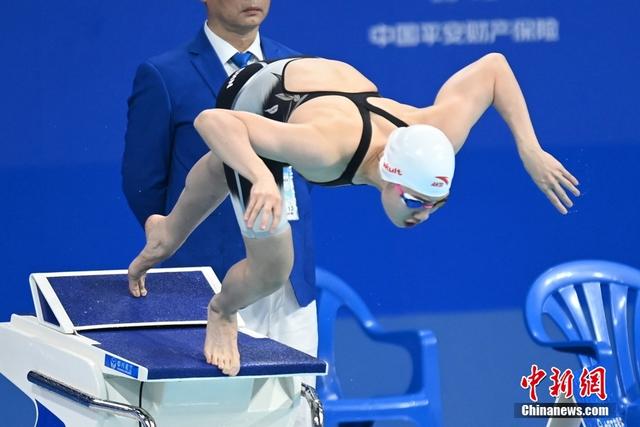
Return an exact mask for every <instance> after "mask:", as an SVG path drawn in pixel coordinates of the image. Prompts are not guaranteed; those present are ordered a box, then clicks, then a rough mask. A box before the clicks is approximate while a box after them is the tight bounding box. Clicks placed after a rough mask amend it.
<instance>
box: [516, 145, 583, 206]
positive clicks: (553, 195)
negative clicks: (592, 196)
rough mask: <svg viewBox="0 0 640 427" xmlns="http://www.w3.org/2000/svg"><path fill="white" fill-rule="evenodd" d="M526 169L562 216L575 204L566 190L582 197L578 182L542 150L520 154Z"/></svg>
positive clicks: (537, 149)
mask: <svg viewBox="0 0 640 427" xmlns="http://www.w3.org/2000/svg"><path fill="white" fill-rule="evenodd" d="M520 158H521V159H522V162H523V163H524V167H525V169H526V170H527V172H528V173H529V175H530V176H531V179H533V182H535V183H536V185H537V186H538V188H539V189H540V190H541V191H542V192H543V193H544V194H545V196H547V198H548V199H549V201H550V202H551V204H552V205H553V206H555V207H556V209H557V210H558V211H559V212H560V213H561V214H563V215H564V214H566V213H567V212H568V210H567V209H568V208H570V207H572V206H573V202H572V201H571V199H570V198H569V196H568V195H567V192H566V191H565V190H569V191H570V192H571V193H572V194H573V195H574V196H576V197H578V196H579V195H580V190H578V188H577V187H576V186H577V185H578V184H579V183H578V180H577V179H576V178H575V177H574V176H573V175H571V173H569V171H567V170H566V169H565V167H564V166H562V163H560V162H559V161H558V160H556V158H555V157H553V156H552V155H551V154H549V153H547V152H546V151H544V150H543V149H541V148H535V149H531V150H528V151H524V152H520Z"/></svg>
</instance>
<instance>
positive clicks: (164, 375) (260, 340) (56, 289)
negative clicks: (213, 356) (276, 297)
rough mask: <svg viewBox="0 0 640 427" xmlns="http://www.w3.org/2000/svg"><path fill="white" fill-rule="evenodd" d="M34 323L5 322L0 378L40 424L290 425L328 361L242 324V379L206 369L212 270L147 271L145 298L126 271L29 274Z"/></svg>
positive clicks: (317, 416) (317, 415)
mask: <svg viewBox="0 0 640 427" xmlns="http://www.w3.org/2000/svg"><path fill="white" fill-rule="evenodd" d="M30 282H31V291H32V294H33V299H34V303H35V307H36V314H37V316H36V317H33V316H18V315H15V314H14V315H13V316H12V317H11V321H10V322H7V323H0V349H1V350H0V374H2V375H3V376H4V377H6V378H7V379H8V380H9V381H10V382H12V383H13V384H14V385H15V386H16V387H17V388H18V389H20V390H21V391H22V392H23V393H25V394H26V395H27V396H29V398H30V399H31V400H32V401H33V402H34V405H35V406H36V412H37V414H38V420H37V422H36V423H35V425H36V426H37V427H44V426H66V427H138V426H139V425H142V426H145V427H151V426H159V427H185V426H189V427H198V426H202V427H205V426H206V427H249V426H250V427H287V426H291V425H292V424H293V422H294V419H295V417H296V413H297V410H298V409H299V405H300V404H301V401H302V399H307V400H308V401H309V403H310V407H311V410H312V417H311V418H312V426H321V425H322V407H321V405H320V403H319V401H318V399H317V397H316V395H315V391H314V390H313V389H312V388H311V387H308V386H306V385H304V384H300V382H299V380H297V379H296V376H299V375H324V374H325V373H326V370H327V367H326V364H325V363H324V362H322V361H320V360H318V359H316V358H313V357H311V356H309V355H307V354H304V353H302V352H299V351H297V350H294V349H292V348H290V347H287V346H285V345H283V344H280V343H278V342H275V341H273V340H270V339H268V338H264V337H261V336H258V335H257V334H255V333H253V332H251V331H249V330H247V329H246V328H244V327H243V326H242V323H241V328H240V333H239V339H238V343H239V350H240V358H241V368H240V373H239V374H238V376H237V377H227V376H225V375H224V374H222V373H221V372H220V370H218V369H217V368H216V367H214V366H211V365H209V364H207V363H206V362H205V359H204V356H203V353H202V349H203V344H204V338H205V325H206V313H207V305H208V303H209V300H210V299H211V297H212V295H213V294H214V292H216V293H217V292H218V291H219V290H220V282H219V280H218V279H217V277H216V276H215V274H214V272H213V271H212V270H211V269H210V268H208V267H207V268H182V269H155V270H150V272H149V274H148V275H147V279H146V283H147V289H148V290H149V294H148V295H147V296H146V297H144V298H133V297H131V296H130V295H129V293H128V285H127V276H126V271H124V270H117V271H91V272H76V273H48V274H32V275H31V277H30Z"/></svg>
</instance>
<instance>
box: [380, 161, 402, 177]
mask: <svg viewBox="0 0 640 427" xmlns="http://www.w3.org/2000/svg"><path fill="white" fill-rule="evenodd" d="M382 166H384V168H385V169H386V170H387V172H389V173H393V174H396V175H400V176H402V171H401V170H400V168H394V167H392V166H391V165H389V163H387V162H384V163H383V164H382Z"/></svg>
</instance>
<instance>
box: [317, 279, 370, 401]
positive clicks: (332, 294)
mask: <svg viewBox="0 0 640 427" xmlns="http://www.w3.org/2000/svg"><path fill="white" fill-rule="evenodd" d="M316 286H317V288H318V298H317V300H316V301H317V307H318V340H319V342H320V345H319V346H318V358H319V359H321V360H324V361H326V362H327V363H328V365H329V372H328V374H327V376H325V377H318V380H319V382H318V391H319V392H320V393H321V394H323V395H324V396H326V397H330V398H336V397H337V396H340V395H341V394H342V391H341V388H340V383H339V381H338V377H337V374H336V368H335V366H336V364H335V345H334V344H335V323H336V318H337V316H338V311H339V310H340V308H342V307H346V308H347V309H349V310H350V311H351V312H352V313H353V315H354V316H355V317H356V318H357V320H358V322H359V323H360V324H361V325H362V326H364V327H368V328H370V329H371V328H373V329H378V328H379V325H378V323H377V322H376V320H375V319H374V317H373V315H372V314H371V312H370V311H369V309H368V308H367V306H366V305H365V303H364V301H362V299H361V298H360V297H359V296H358V294H356V293H355V291H354V290H353V289H351V287H350V286H349V285H347V284H346V283H345V282H344V281H343V280H342V279H340V278H339V277H338V276H336V275H335V274H332V273H330V272H328V271H327V270H324V269H322V268H317V269H316Z"/></svg>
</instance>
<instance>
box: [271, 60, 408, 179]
mask: <svg viewBox="0 0 640 427" xmlns="http://www.w3.org/2000/svg"><path fill="white" fill-rule="evenodd" d="M296 59H302V58H294V59H290V60H289V61H287V63H286V64H285V65H284V67H283V69H282V74H280V75H277V74H274V75H275V76H276V77H277V78H278V81H277V83H276V85H275V86H274V87H273V89H272V90H271V93H270V94H269V96H268V97H267V99H266V100H265V102H264V110H263V115H264V117H267V118H269V119H273V120H277V121H279V122H283V123H286V122H288V121H289V117H291V114H292V113H293V111H294V110H295V109H296V108H298V107H299V106H301V105H302V104H304V103H305V102H308V101H311V100H312V99H315V98H319V97H322V96H342V97H344V98H347V99H349V100H350V101H351V102H353V103H354V104H355V106H356V107H357V108H358V112H359V113H360V116H361V117H362V135H361V136H360V143H359V144H358V148H357V149H356V151H355V153H353V157H351V160H350V161H349V163H348V164H347V167H346V168H345V170H344V171H343V172H342V174H341V175H340V176H339V177H338V178H336V179H334V180H332V181H327V182H314V181H309V182H312V183H313V184H318V185H323V186H328V187H332V186H339V185H350V184H352V181H353V177H354V175H355V174H356V171H357V170H358V168H359V167H360V164H361V163H362V161H363V160H364V157H365V155H366V154H367V151H368V150H369V146H370V145H371V135H372V131H371V113H375V114H378V115H380V116H381V117H384V118H385V119H387V120H388V121H390V122H391V123H393V124H394V125H395V126H397V127H406V126H408V125H407V123H405V122H404V121H402V120H400V119H398V118H397V117H395V116H394V115H392V114H390V113H389V112H387V111H385V110H383V109H381V108H379V107H376V106H375V105H371V103H369V101H368V99H369V98H380V93H378V92H373V91H372V92H338V91H314V92H291V91H289V90H287V88H286V86H285V81H284V76H285V72H286V69H287V66H288V65H289V64H290V63H291V62H293V61H295V60H296Z"/></svg>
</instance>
